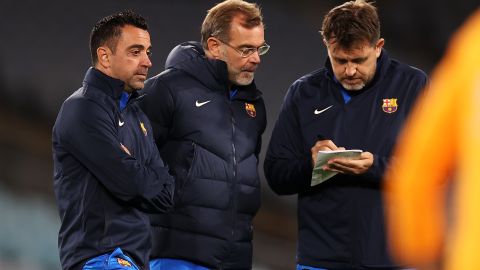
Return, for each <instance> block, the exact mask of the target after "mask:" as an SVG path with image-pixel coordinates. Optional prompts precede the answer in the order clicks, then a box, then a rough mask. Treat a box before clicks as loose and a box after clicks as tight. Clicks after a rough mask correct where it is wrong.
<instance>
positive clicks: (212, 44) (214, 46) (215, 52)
mask: <svg viewBox="0 0 480 270" xmlns="http://www.w3.org/2000/svg"><path fill="white" fill-rule="evenodd" d="M207 50H208V52H209V53H210V55H211V56H212V57H213V58H214V59H220V56H221V51H220V41H219V40H218V39H216V38H214V37H209V38H208V39H207Z"/></svg>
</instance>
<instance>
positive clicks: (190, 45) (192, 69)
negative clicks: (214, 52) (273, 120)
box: [165, 41, 228, 90]
mask: <svg viewBox="0 0 480 270" xmlns="http://www.w3.org/2000/svg"><path fill="white" fill-rule="evenodd" d="M171 68H175V69H180V70H183V71H184V72H186V73H188V74H189V75H190V76H192V77H194V78H196V79H197V80H199V81H200V82H202V83H203V84H204V85H206V86H207V87H208V88H210V89H215V90H225V85H228V70H227V64H226V63H225V62H224V61H221V60H213V59H208V58H207V57H206V56H205V51H204V50H203V48H202V45H201V44H200V43H199V42H196V41H188V42H184V43H181V44H179V45H177V46H176V47H175V48H173V50H172V51H171V52H170V53H169V54H168V57H167V60H166V61H165V69H171Z"/></svg>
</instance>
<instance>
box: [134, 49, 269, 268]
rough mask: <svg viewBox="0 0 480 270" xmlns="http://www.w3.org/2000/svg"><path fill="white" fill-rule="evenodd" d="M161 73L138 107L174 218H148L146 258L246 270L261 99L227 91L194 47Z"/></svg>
mask: <svg viewBox="0 0 480 270" xmlns="http://www.w3.org/2000/svg"><path fill="white" fill-rule="evenodd" d="M166 68H167V69H166V71H164V72H162V73H161V74H159V75H157V76H155V77H153V78H152V79H149V80H148V81H147V82H146V84H145V91H146V93H147V95H146V97H145V98H144V99H143V100H142V103H141V104H142V105H141V106H142V109H143V110H144V111H145V113H146V114H147V116H148V117H149V119H150V121H151V123H152V126H153V130H154V133H155V140H156V143H157V145H158V147H159V149H160V153H161V156H162V158H163V159H164V160H165V162H166V163H167V164H168V166H169V168H170V169H171V173H172V175H174V176H175V180H176V185H177V189H176V192H175V206H174V211H172V212H170V213H168V214H166V215H155V216H153V217H152V230H153V248H152V257H155V258H176V259H183V260H188V261H191V262H194V263H197V264H200V265H204V266H207V267H209V268H213V269H250V268H251V265H252V232H253V228H252V219H253V217H254V215H255V214H256V212H257V210H258V208H259V206H260V181H259V176H258V170H257V165H258V153H259V151H260V142H261V135H262V133H263V131H264V129H265V125H266V114H265V106H264V103H263V100H262V98H261V92H260V91H259V90H257V88H256V87H255V84H253V83H252V84H250V85H248V86H244V87H233V88H232V89H229V86H228V74H227V67H226V63H225V62H223V61H218V60H210V59H208V58H206V57H205V54H204V51H203V49H202V47H201V46H200V44H199V43H194V42H190V43H184V44H181V45H179V46H177V47H176V48H174V49H173V51H172V52H171V53H170V55H169V56H168V59H167V64H166ZM230 90H232V91H231V93H232V97H231V98H230ZM235 90H236V91H235Z"/></svg>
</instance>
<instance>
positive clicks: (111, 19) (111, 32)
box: [90, 10, 148, 66]
mask: <svg viewBox="0 0 480 270" xmlns="http://www.w3.org/2000/svg"><path fill="white" fill-rule="evenodd" d="M125 25H133V26H135V27H138V28H140V29H143V30H148V25H147V21H146V20H145V18H143V17H142V16H141V15H139V14H137V13H135V12H133V11H131V10H124V11H121V12H119V13H116V14H112V15H109V16H107V17H105V18H102V19H101V20H100V21H98V22H97V23H96V24H95V26H94V27H93V29H92V32H91V33H90V54H91V57H92V65H94V66H95V65H96V64H97V62H98V58H97V49H98V48H99V47H101V46H103V45H107V47H108V48H109V49H110V50H112V52H115V49H116V46H117V42H118V39H119V38H120V36H121V35H122V27H123V26H125Z"/></svg>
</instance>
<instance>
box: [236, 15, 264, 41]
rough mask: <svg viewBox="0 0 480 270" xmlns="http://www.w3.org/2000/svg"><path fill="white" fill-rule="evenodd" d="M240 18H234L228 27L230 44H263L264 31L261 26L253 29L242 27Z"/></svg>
mask: <svg viewBox="0 0 480 270" xmlns="http://www.w3.org/2000/svg"><path fill="white" fill-rule="evenodd" d="M241 22H242V21H241V18H240V17H238V16H237V17H235V18H234V19H233V20H232V23H231V25H230V33H229V38H230V43H232V44H236V45H254V46H260V45H262V44H263V43H265V36H264V35H265V33H264V32H265V31H264V29H263V24H260V25H258V26H255V27H253V28H246V27H244V26H242V23H241Z"/></svg>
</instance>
